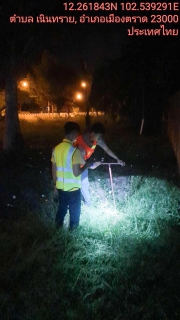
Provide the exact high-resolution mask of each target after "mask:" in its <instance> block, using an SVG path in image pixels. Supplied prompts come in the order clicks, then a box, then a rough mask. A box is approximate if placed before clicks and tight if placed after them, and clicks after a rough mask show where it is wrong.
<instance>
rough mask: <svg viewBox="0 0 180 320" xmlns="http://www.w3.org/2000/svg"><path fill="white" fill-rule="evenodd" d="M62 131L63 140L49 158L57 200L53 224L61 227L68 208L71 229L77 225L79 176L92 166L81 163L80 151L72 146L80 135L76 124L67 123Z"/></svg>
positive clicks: (79, 195) (79, 205) (79, 201)
mask: <svg viewBox="0 0 180 320" xmlns="http://www.w3.org/2000/svg"><path fill="white" fill-rule="evenodd" d="M64 130H65V139H63V141H62V142H61V143H60V144H58V145H57V146H56V147H55V148H54V149H53V153H52V158H51V161H52V176H53V182H54V187H55V194H56V195H58V198H59V206H58V211H57V214H56V219H55V222H56V225H57V226H58V227H61V226H63V222H64V217H65V215H66V213H67V209H68V208H69V213H70V224H69V228H70V229H73V228H74V227H76V226H78V225H79V218H80V210H81V194H80V188H81V174H82V173H83V172H84V170H86V169H87V168H88V167H89V166H91V165H92V164H91V163H88V162H87V163H85V162H84V163H82V156H81V153H80V151H79V150H78V149H77V148H75V147H74V146H73V142H75V140H76V138H77V136H78V135H79V133H80V127H79V125H78V124H77V123H76V122H67V123H66V124H65V126H64ZM82 165H83V166H82Z"/></svg>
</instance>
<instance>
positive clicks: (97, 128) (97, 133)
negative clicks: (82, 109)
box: [90, 122, 105, 141]
mask: <svg viewBox="0 0 180 320" xmlns="http://www.w3.org/2000/svg"><path fill="white" fill-rule="evenodd" d="M104 133H105V128H104V126H103V124H102V123H101V122H95V123H93V124H92V126H91V128H90V137H91V140H95V141H98V140H99V139H100V138H101V137H102V136H103V134H104Z"/></svg>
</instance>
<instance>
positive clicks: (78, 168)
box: [72, 162, 92, 177]
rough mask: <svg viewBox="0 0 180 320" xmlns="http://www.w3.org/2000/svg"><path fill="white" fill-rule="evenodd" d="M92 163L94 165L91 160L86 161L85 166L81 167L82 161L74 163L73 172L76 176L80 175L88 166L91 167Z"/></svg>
mask: <svg viewBox="0 0 180 320" xmlns="http://www.w3.org/2000/svg"><path fill="white" fill-rule="evenodd" d="M91 165H92V163H91V162H86V163H85V164H84V166H83V167H81V164H80V163H78V164H73V165H72V169H73V174H74V175H75V177H78V176H80V175H81V174H82V173H83V172H84V171H85V170H86V169H87V168H90V167H91Z"/></svg>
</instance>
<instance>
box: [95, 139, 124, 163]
mask: <svg viewBox="0 0 180 320" xmlns="http://www.w3.org/2000/svg"><path fill="white" fill-rule="evenodd" d="M97 145H98V146H100V147H101V148H102V149H103V150H104V151H105V152H106V153H107V154H108V155H109V156H110V157H112V158H114V159H116V160H117V162H118V163H119V164H120V165H121V166H122V167H124V166H125V162H124V161H122V160H120V159H119V158H118V157H117V156H116V155H115V153H114V152H113V151H112V150H111V149H109V147H108V146H107V145H106V143H105V142H104V140H103V139H102V138H101V139H99V140H98V141H97Z"/></svg>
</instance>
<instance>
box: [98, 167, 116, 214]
mask: <svg viewBox="0 0 180 320" xmlns="http://www.w3.org/2000/svg"><path fill="white" fill-rule="evenodd" d="M101 164H108V167H109V177H110V182H111V190H112V195H113V202H114V209H115V211H116V201H115V196H114V186H113V180H112V171H111V164H113V165H114V164H115V165H121V164H120V163H114V162H102V163H101Z"/></svg>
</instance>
